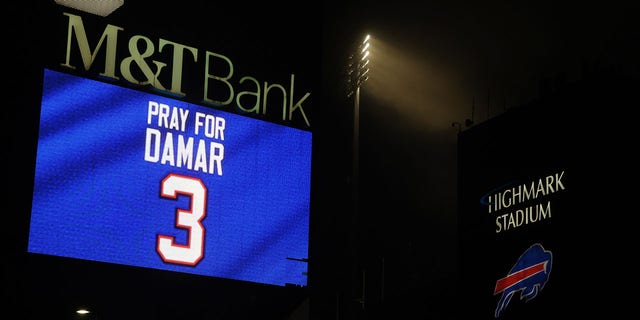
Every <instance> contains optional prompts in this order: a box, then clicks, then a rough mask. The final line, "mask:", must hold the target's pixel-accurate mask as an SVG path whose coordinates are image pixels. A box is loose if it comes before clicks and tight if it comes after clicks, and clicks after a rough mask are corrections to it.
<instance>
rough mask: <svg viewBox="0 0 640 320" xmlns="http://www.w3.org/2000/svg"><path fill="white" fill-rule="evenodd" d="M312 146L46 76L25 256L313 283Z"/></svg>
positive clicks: (104, 86) (211, 114)
mask: <svg viewBox="0 0 640 320" xmlns="http://www.w3.org/2000/svg"><path fill="white" fill-rule="evenodd" d="M311 142H312V141H311V133H310V132H309V131H305V130H301V129H296V128H292V127H288V126H284V125H279V124H275V123H271V122H267V121H263V120H259V119H253V118H249V117H244V116H241V115H237V114H233V113H228V112H224V111H220V110H215V109H212V108H208V107H203V106H199V105H195V104H191V103H187V102H183V101H180V100H175V99H171V98H167V97H162V96H159V95H154V94H150V93H145V92H141V91H136V90H133V89H129V88H123V87H119V86H115V85H112V84H108V83H103V82H100V81H96V80H91V79H86V78H82V77H78V76H75V75H71V74H66V73H63V72H59V71H54V70H49V69H46V70H45V71H44V81H43V91H42V105H41V114H40V126H39V137H38V147H37V159H36V168H35V183H34V194H33V203H32V212H31V223H30V230H29V244H28V251H29V252H32V253H38V254H46V255H55V256H62V257H70V258H77V259H84V260H93V261H99V262H107V263H115V264H123V265H131V266H138V267H145V268H154V269H161V270H169V271H176V272H184V273H192V274H199V275H205V276H213V277H220V278H228V279H235V280H243V281H249V282H257V283H265V284H272V285H279V286H284V285H285V284H296V285H306V267H307V266H306V264H304V263H300V262H299V261H297V260H296V259H302V258H307V257H308V251H307V250H308V241H309V239H308V230H309V198H310V177H311ZM288 258H289V259H288ZM291 258H295V259H291Z"/></svg>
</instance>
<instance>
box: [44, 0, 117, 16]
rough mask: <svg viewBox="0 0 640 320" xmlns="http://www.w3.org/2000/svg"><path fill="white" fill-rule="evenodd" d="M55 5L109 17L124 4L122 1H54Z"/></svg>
mask: <svg viewBox="0 0 640 320" xmlns="http://www.w3.org/2000/svg"><path fill="white" fill-rule="evenodd" d="M55 1H56V3H57V4H59V5H62V6H65V7H69V8H73V9H76V10H80V11H84V12H88V13H92V14H95V15H99V16H102V17H106V16H108V15H110V14H111V13H112V12H113V11H115V10H116V9H118V8H120V7H121V6H122V5H123V4H124V0H55Z"/></svg>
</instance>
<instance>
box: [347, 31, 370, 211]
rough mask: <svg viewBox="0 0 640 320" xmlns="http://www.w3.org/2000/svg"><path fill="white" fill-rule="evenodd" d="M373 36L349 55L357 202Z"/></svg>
mask: <svg viewBox="0 0 640 320" xmlns="http://www.w3.org/2000/svg"><path fill="white" fill-rule="evenodd" d="M369 40H371V36H369V35H366V36H365V38H364V40H363V41H362V43H360V44H359V46H358V49H357V51H356V53H354V54H352V55H351V56H350V57H349V67H348V77H347V85H348V92H347V97H349V98H350V97H351V96H354V98H353V150H352V151H353V155H352V159H353V167H352V170H353V172H352V175H353V191H354V195H356V197H355V204H356V210H355V213H356V216H357V211H358V210H357V203H358V201H357V200H358V197H357V194H358V184H357V182H358V175H359V160H360V159H359V155H360V150H359V149H360V87H361V86H362V85H363V84H364V83H365V82H366V81H367V80H368V79H369V62H370V59H369V58H370V51H369V47H370V42H369Z"/></svg>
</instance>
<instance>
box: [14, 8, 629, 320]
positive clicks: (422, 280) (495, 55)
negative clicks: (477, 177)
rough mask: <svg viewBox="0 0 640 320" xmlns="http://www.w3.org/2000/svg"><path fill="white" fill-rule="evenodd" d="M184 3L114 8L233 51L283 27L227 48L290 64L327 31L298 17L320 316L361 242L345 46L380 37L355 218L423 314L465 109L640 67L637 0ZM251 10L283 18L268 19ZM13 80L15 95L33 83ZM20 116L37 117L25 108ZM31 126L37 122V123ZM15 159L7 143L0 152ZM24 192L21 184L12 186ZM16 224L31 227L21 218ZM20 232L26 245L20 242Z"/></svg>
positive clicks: (28, 18) (409, 305)
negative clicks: (307, 74)
mask: <svg viewBox="0 0 640 320" xmlns="http://www.w3.org/2000/svg"><path fill="white" fill-rule="evenodd" d="M51 1H53V0H51ZM188 2H189V1H183V2H181V5H180V6H175V5H174V6H175V7H171V8H169V9H167V8H168V7H166V6H164V7H162V6H158V8H155V9H154V10H156V12H155V13H154V15H153V16H150V15H149V14H148V13H149V10H150V8H149V5H148V4H141V3H139V2H134V1H133V0H127V1H126V3H125V6H123V7H122V8H121V9H120V10H122V12H120V13H116V18H117V19H120V20H117V21H118V23H116V24H120V25H135V23H134V22H131V23H130V24H128V23H127V22H126V21H127V19H132V17H136V18H135V19H137V17H145V18H146V19H152V18H153V19H157V20H156V23H151V22H150V23H149V26H148V28H149V29H153V30H155V31H157V33H158V34H162V35H166V37H167V38H169V39H179V40H180V41H183V42H186V43H190V42H191V41H195V39H198V41H202V42H204V43H212V44H213V45H212V46H213V47H214V48H215V44H221V45H220V46H226V48H234V44H235V42H234V41H238V43H241V42H248V41H256V42H259V41H261V40H262V38H263V37H264V38H269V37H270V38H273V39H275V40H273V41H275V42H273V44H274V45H273V46H274V47H277V50H279V49H282V48H286V46H291V48H292V49H291V50H289V51H287V52H286V53H282V52H280V51H277V50H276V49H274V51H273V52H261V53H260V54H256V53H255V52H248V51H247V50H244V51H243V52H231V53H230V56H233V57H234V59H235V61H243V62H247V63H254V64H256V65H259V64H263V65H267V64H268V63H269V62H271V61H276V60H274V59H272V58H273V57H276V56H278V55H280V57H279V58H282V59H284V60H286V59H304V54H305V53H306V52H305V51H304V49H306V48H309V47H315V48H317V47H318V45H317V44H313V45H311V44H309V42H310V41H315V40H317V39H309V38H308V37H307V36H306V35H305V34H304V32H305V31H306V29H304V28H302V29H296V28H297V27H298V26H301V25H303V26H305V27H308V22H309V21H315V22H317V25H315V26H314V29H313V30H310V31H311V34H312V35H318V34H319V33H321V36H322V39H321V41H322V42H321V43H322V44H321V45H320V47H321V50H322V52H321V57H318V59H315V60H314V58H311V59H310V61H311V62H306V63H314V64H318V70H320V71H318V72H319V74H320V78H321V79H316V80H317V81H319V82H320V84H321V86H320V89H319V90H318V93H317V94H316V93H314V97H319V98H317V100H316V101H317V102H316V104H314V106H313V108H314V112H313V116H314V118H313V121H314V161H315V163H314V170H316V171H315V172H314V179H316V180H315V181H314V182H313V183H314V190H313V191H314V194H313V195H312V201H314V203H313V206H314V207H313V210H312V219H313V220H312V221H315V222H314V225H312V228H311V237H312V243H311V247H310V257H311V258H314V257H316V258H317V260H316V261H317V262H315V263H317V264H315V265H313V264H312V265H311V266H310V270H311V272H313V268H317V269H316V270H317V271H318V273H322V276H319V277H318V280H317V282H316V283H315V284H317V285H318V286H319V288H320V289H317V291H315V294H318V295H323V296H322V297H319V296H317V295H316V296H315V297H316V298H318V299H317V301H318V302H317V303H316V305H315V306H316V308H317V309H316V310H320V311H317V313H318V314H320V315H334V314H335V312H334V311H333V309H332V308H333V305H332V303H334V302H335V301H334V296H333V294H334V293H335V289H336V288H335V286H339V282H341V281H346V282H348V281H350V280H348V279H349V277H350V275H349V274H348V270H347V271H345V270H346V269H349V267H348V266H346V265H345V264H346V263H345V260H343V259H346V258H348V257H349V255H350V253H351V252H350V251H349V249H348V248H345V247H346V246H348V244H347V242H348V239H350V237H351V236H352V232H353V229H352V228H351V227H352V225H350V220H349V212H351V207H350V204H349V201H350V198H349V196H350V195H349V192H350V189H349V184H348V181H349V177H350V175H351V173H352V172H351V169H352V168H351V165H352V163H351V161H350V160H351V158H350V156H351V153H350V152H351V147H352V145H351V132H352V131H351V130H352V113H351V112H352V108H353V101H352V100H349V99H347V98H346V96H345V91H344V82H343V81H344V78H343V75H344V72H345V65H346V58H347V56H348V55H349V54H350V53H351V52H352V50H353V48H354V47H355V45H356V43H357V42H358V41H360V40H361V39H362V38H363V37H364V35H365V34H366V33H369V34H371V36H372V37H373V40H372V47H373V49H372V72H371V78H370V80H369V81H368V82H367V83H366V84H365V85H364V86H363V88H362V100H361V104H360V108H361V109H360V112H361V114H360V131H359V137H360V140H359V141H360V145H359V147H360V157H359V160H360V161H359V178H360V181H359V182H360V185H361V189H360V199H361V205H360V208H359V210H360V213H361V215H360V222H359V228H362V229H361V230H364V231H363V232H362V234H361V236H362V238H361V240H363V243H364V245H363V251H364V252H365V253H364V254H363V255H364V256H365V260H366V264H368V265H370V266H371V265H377V266H379V261H380V259H381V258H382V257H384V259H385V262H386V272H387V286H388V287H387V289H386V290H387V294H388V299H390V300H391V301H394V303H395V306H399V307H401V308H402V309H403V310H404V312H406V314H407V315H409V314H413V315H421V316H423V317H425V318H437V319H441V318H448V317H449V316H447V314H448V312H449V311H450V310H447V309H446V308H448V307H450V306H451V305H452V304H453V302H454V301H455V294H456V292H455V290H456V288H455V285H454V283H455V276H456V273H455V272H456V241H457V231H456V221H457V219H456V215H457V211H456V210H457V203H456V201H457V194H456V192H457V178H458V177H457V167H456V166H457V157H456V156H457V154H456V153H457V152H456V141H457V140H456V139H457V133H458V130H459V129H462V130H464V129H465V127H464V125H462V126H461V127H457V126H455V125H454V126H452V123H464V121H465V119H470V118H472V119H473V121H474V123H475V124H479V123H482V122H483V121H485V120H487V119H489V118H491V117H494V116H497V115H499V114H501V113H502V112H504V111H505V110H508V109H509V108H513V107H516V106H519V105H522V104H526V103H528V102H530V101H532V100H533V99H535V98H536V97H538V95H539V93H540V88H541V84H543V85H547V86H550V87H560V86H562V85H563V84H566V83H571V82H572V81H576V80H577V79H580V77H581V76H582V75H583V73H584V72H586V71H589V70H600V69H607V68H613V69H618V70H624V72H629V73H630V74H633V75H634V76H637V75H639V74H640V67H639V63H638V57H640V50H639V47H640V27H639V25H640V23H639V22H638V20H639V19H638V18H637V13H638V12H640V11H638V9H639V8H640V5H638V4H634V2H633V1H607V2H605V3H601V2H589V1H580V2H578V1H547V0H538V1H530V0H527V1H506V0H505V1H497V0H491V1H474V2H469V1H459V0H453V1H441V0H438V1H404V0H403V1H391V2H388V1H324V2H322V3H321V4H316V5H315V6H310V7H305V6H304V5H303V4H300V6H299V7H291V6H286V5H281V6H280V5H278V4H263V5H261V7H253V8H254V9H258V10H257V11H255V12H254V13H255V15H252V16H251V19H253V20H251V21H250V20H247V16H246V15H244V14H245V13H246V11H245V9H246V10H249V7H246V8H244V7H242V6H240V7H238V6H237V5H236V4H228V5H229V7H225V10H222V9H221V8H220V7H219V6H218V4H204V2H200V1H198V2H195V3H197V5H193V6H186V5H182V4H184V3H188ZM25 3H29V5H33V4H32V3H31V2H26V1H25ZM127 6H129V7H127ZM276 6H277V7H276ZM27 7H28V5H24V7H20V13H22V14H24V16H22V17H20V18H22V19H21V21H22V22H24V23H25V24H29V25H30V26H33V25H35V26H36V27H38V24H37V23H36V21H37V16H35V17H34V16H33V15H31V14H30V13H28V12H30V11H29V10H30V9H29V10H28V8H27ZM25 8H27V9H25ZM38 8H40V9H41V7H38ZM194 8H195V9H194ZM125 9H126V11H125ZM165 9H166V10H165ZM205 9H206V10H205ZM262 9H265V10H266V9H272V10H273V9H275V10H277V11H278V12H279V14H278V15H275V14H274V15H267V14H266V13H264V12H263V11H261V10H262ZM234 10H235V11H234ZM288 10H293V12H289V11H288ZM171 17H179V18H177V20H176V21H180V22H181V23H180V28H173V24H172V23H174V21H173V20H171ZM274 17H277V18H274ZM243 19H245V20H243ZM157 21H166V23H158V22H157ZM243 21H245V22H243ZM256 21H257V22H256ZM137 22H138V23H139V29H135V28H133V27H132V29H134V30H139V32H141V33H147V32H149V30H143V29H142V28H143V27H142V26H145V25H144V24H143V23H140V22H139V21H137ZM249 22H251V23H259V22H265V23H266V22H268V23H272V24H273V25H271V27H272V28H267V27H266V26H267V24H265V28H263V29H260V28H254V27H253V25H252V24H250V23H249ZM305 23H306V24H305ZM158 25H160V26H161V27H157V26H158ZM39 27H42V26H39ZM154 27H155V29H154ZM192 30H195V31H193V33H189V32H188V31H192ZM269 31H271V32H272V33H271V34H268V32H269ZM274 33H279V34H278V35H277V36H275V35H274ZM34 34H37V28H36V29H35V31H33V30H31V29H29V30H27V29H24V30H20V31H18V32H17V33H16V34H15V36H16V38H20V40H21V42H18V43H20V45H19V46H15V48H13V49H16V50H17V52H15V54H16V55H17V54H20V55H22V56H23V57H26V58H25V59H24V60H23V61H20V62H19V63H18V66H20V68H21V69H22V70H30V71H33V72H39V71H40V70H36V67H37V66H35V67H34V66H33V65H31V64H30V60H29V59H40V58H41V57H40V55H42V54H43V53H42V52H41V50H42V48H34V47H37V43H38V42H39V41H44V40H42V39H38V38H37V37H33V35H34ZM26 35H28V36H26ZM21 37H22V38H21ZM28 37H33V38H28ZM254 37H255V38H254ZM207 41H209V42H207ZM34 43H35V45H34ZM246 45H247V43H242V46H246ZM241 48H246V47H241ZM231 51H233V50H231ZM243 53H244V54H246V56H243ZM316 54H317V53H316ZM278 61H280V60H278ZM295 63H303V62H301V60H297V61H295ZM295 63H293V64H295ZM252 67H253V66H249V67H248V68H247V69H251V68H252ZM270 67H271V66H270ZM278 67H279V66H273V68H274V69H277V68H278ZM285 67H286V68H288V65H287V66H285ZM34 70H35V71H34ZM245 70H246V69H245ZM268 71H271V70H268ZM300 78H302V77H300ZM16 84H18V86H20V88H19V89H18V90H22V91H21V92H30V91H29V90H31V89H32V88H33V87H37V85H34V84H29V83H19V82H17V83H16ZM26 87H28V88H27V89H25V88H26ZM32 100H33V101H36V100H37V98H32ZM15 103H18V102H17V99H16V102H15ZM20 103H23V102H20ZM12 112H13V113H15V114H17V115H23V114H27V113H28V114H29V115H30V116H31V115H32V114H31V113H30V112H31V111H29V112H28V111H23V110H19V111H12ZM588 112H599V111H597V110H589V111H588ZM607 112H615V110H607ZM13 113H12V115H13ZM29 125H30V126H31V127H30V128H31V129H33V128H35V126H36V125H37V124H35V123H30V124H29ZM10 137H11V139H10V145H11V146H10V149H9V150H10V153H12V154H23V156H22V158H17V159H11V161H12V162H11V163H12V164H16V163H20V162H24V163H29V161H31V160H32V159H31V158H30V157H32V156H33V155H34V150H28V152H27V153H26V154H25V153H20V152H18V149H20V148H23V147H24V142H23V141H21V140H18V139H19V138H20V137H19V136H18V135H17V134H13V135H12V136H10ZM14 137H15V139H13V138H14ZM6 159H8V156H7V155H6V154H3V161H4V160H6ZM20 165H21V168H22V170H23V171H20V173H25V172H26V173H27V174H29V173H31V171H30V170H31V168H26V169H25V165H24V164H22V163H20ZM28 189H29V187H28V186H25V187H22V189H16V190H14V191H13V192H15V193H16V194H17V193H21V192H22V191H21V190H27V191H30V190H28ZM19 197H20V199H23V198H25V197H27V196H24V195H22V194H20V195H19ZM27 200H30V199H27ZM18 223H19V224H21V225H24V221H18ZM23 240H24V237H20V239H19V240H16V241H17V242H18V243H19V244H21V242H20V241H23ZM312 263H314V262H313V261H312ZM374 269H375V268H374ZM374 271H375V270H374ZM378 271H379V270H378ZM332 278H335V279H332ZM314 290H315V289H314ZM394 299H395V300H394Z"/></svg>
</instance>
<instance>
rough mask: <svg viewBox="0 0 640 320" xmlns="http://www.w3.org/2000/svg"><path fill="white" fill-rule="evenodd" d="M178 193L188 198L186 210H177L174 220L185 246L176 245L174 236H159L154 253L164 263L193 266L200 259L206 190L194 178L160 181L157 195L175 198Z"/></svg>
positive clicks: (202, 249) (202, 244) (202, 248)
mask: <svg viewBox="0 0 640 320" xmlns="http://www.w3.org/2000/svg"><path fill="white" fill-rule="evenodd" d="M178 194H181V195H186V196H189V197H191V206H190V208H189V209H188V210H182V209H177V210H176V221H175V226H176V227H177V228H181V229H186V230H187V232H188V237H187V239H188V241H187V244H186V245H182V244H177V243H175V242H174V240H175V238H174V237H172V236H167V235H161V234H159V235H158V238H157V242H156V251H157V252H158V254H159V255H160V257H161V258H162V260H163V261H164V262H167V263H174V264H181V265H188V266H195V265H196V264H198V262H200V260H202V258H203V257H204V234H205V230H204V227H203V226H202V219H204V217H205V216H206V215H207V213H206V208H207V188H206V187H205V186H204V184H203V183H202V180H200V179H198V178H193V177H186V176H181V175H177V174H173V173H172V174H169V175H168V176H166V177H165V178H164V179H163V180H162V184H161V185H160V195H161V196H162V197H163V198H168V199H177V198H178Z"/></svg>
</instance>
